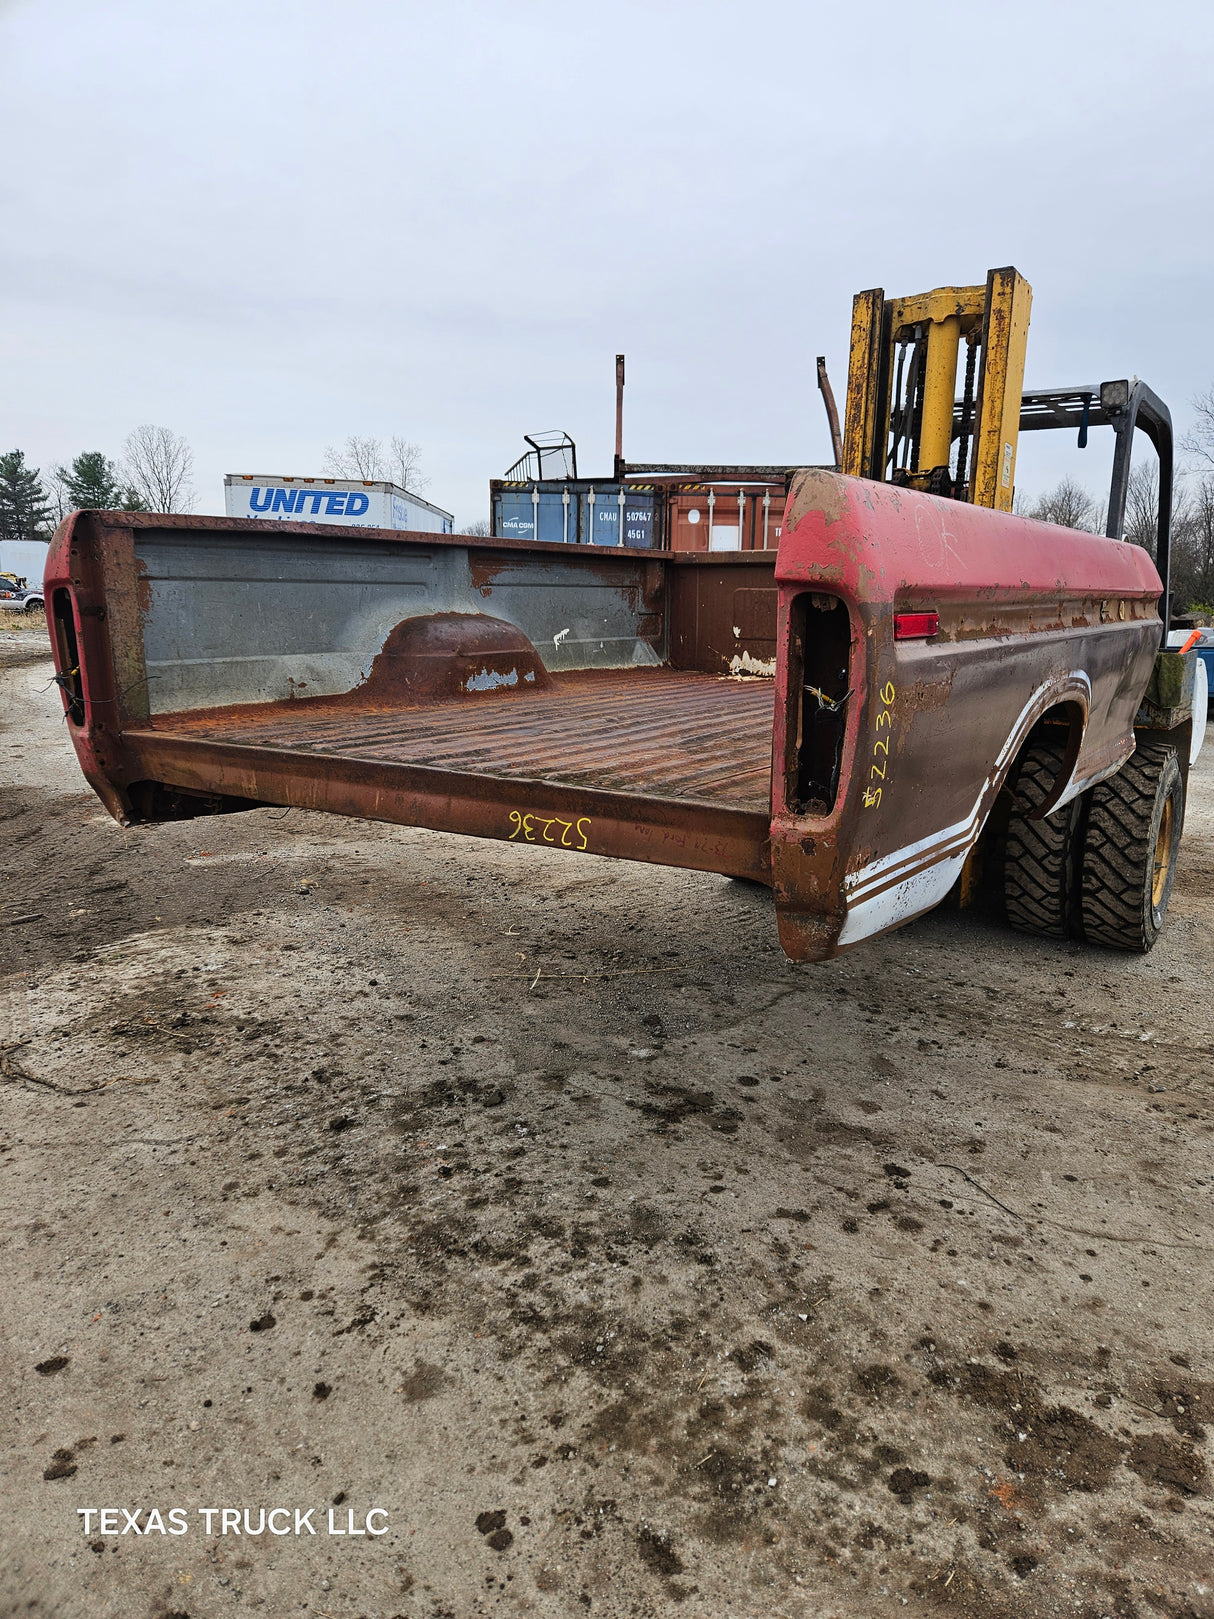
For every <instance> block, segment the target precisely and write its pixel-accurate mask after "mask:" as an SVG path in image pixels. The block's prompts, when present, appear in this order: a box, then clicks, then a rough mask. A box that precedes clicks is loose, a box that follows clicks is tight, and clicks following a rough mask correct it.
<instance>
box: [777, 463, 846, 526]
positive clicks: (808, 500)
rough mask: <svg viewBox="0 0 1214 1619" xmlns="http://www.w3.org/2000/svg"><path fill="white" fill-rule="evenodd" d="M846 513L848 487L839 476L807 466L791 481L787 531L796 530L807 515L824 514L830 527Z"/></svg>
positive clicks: (820, 468) (786, 522)
mask: <svg viewBox="0 0 1214 1619" xmlns="http://www.w3.org/2000/svg"><path fill="white" fill-rule="evenodd" d="M846 511H847V495H846V484H845V482H844V480H843V479H842V478H841V477H840V476H839V475H838V473H835V472H827V471H826V470H825V469H824V468H822V467H805V468H804V469H803V470H802V471H800V472H798V473H797V474H796V475H795V476H794V478H793V481H792V488H791V490H790V491H789V496H788V508H787V518H786V521H785V525H784V526H785V532H786V533H787V531H788V530H789V529H791V528H795V527H796V525H797V524H798V523H799V522H800V521H801V519H802V518H803V517H804V516H805V515H806V514H807V513H808V512H821V513H822V517H823V519H824V521H825V523H826V526H827V527H828V528H829V527H830V525H831V524H832V523H837V522H838V521H839V519H840V518H841V517H842V516H843V515H844V513H845V512H846Z"/></svg>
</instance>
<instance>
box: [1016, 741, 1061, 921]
mask: <svg viewBox="0 0 1214 1619" xmlns="http://www.w3.org/2000/svg"><path fill="white" fill-rule="evenodd" d="M1064 754H1065V749H1064V747H1063V745H1062V743H1060V742H1033V743H1030V744H1029V746H1028V747H1026V748H1025V750H1024V752H1023V753H1022V754H1021V756H1020V763H1019V765H1018V767H1017V770H1016V776H1015V780H1014V785H1013V787H1012V811H1011V816H1010V818H1009V820H1008V826H1007V841H1006V845H1005V852H1004V858H1003V902H1004V907H1005V909H1006V912H1007V919H1008V921H1009V922H1010V923H1011V925H1012V926H1013V927H1014V928H1018V929H1019V931H1020V932H1021V933H1036V934H1037V935H1038V936H1039V937H1041V938H1044V939H1065V938H1066V937H1067V935H1068V933H1070V931H1071V916H1072V911H1073V904H1072V900H1071V895H1072V892H1073V890H1074V878H1075V845H1076V838H1075V824H1076V818H1077V816H1078V809H1079V806H1078V801H1077V800H1076V801H1075V802H1072V803H1070V804H1067V805H1065V806H1064V807H1063V808H1062V809H1060V810H1056V811H1055V812H1054V814H1053V815H1048V816H1046V817H1045V818H1044V819H1043V820H1040V821H1030V820H1029V818H1028V817H1029V813H1030V812H1031V811H1032V810H1034V809H1036V807H1037V806H1038V804H1042V803H1044V802H1045V800H1046V798H1047V797H1048V796H1049V794H1050V793H1051V791H1052V790H1053V787H1054V784H1055V782H1056V781H1057V780H1058V774H1059V772H1060V771H1061V770H1062V768H1063V757H1064Z"/></svg>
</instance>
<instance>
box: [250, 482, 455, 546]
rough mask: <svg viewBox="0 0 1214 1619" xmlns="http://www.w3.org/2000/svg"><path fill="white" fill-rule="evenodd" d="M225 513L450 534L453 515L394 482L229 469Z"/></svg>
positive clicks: (274, 519)
mask: <svg viewBox="0 0 1214 1619" xmlns="http://www.w3.org/2000/svg"><path fill="white" fill-rule="evenodd" d="M223 499H224V510H225V512H226V513H227V515H228V516H229V517H258V518H261V519H262V521H263V522H264V521H267V520H268V521H270V522H280V523H281V522H294V523H300V522H303V523H336V524H338V525H339V526H341V527H344V528H399V529H408V530H410V532H412V533H414V534H450V533H451V532H452V530H453V528H454V527H455V519H454V517H452V515H451V513H450V512H445V511H443V509H442V507H441V506H432V505H431V504H430V502H429V501H428V500H423V499H422V498H421V496H420V495H415V494H413V493H411V491H410V490H408V489H402V488H401V486H400V485H399V484H395V483H379V482H371V483H367V482H364V481H363V480H362V479H360V478H279V477H271V476H270V475H269V474H266V473H258V472H229V473H228V475H227V476H226V477H225V478H224V480H223Z"/></svg>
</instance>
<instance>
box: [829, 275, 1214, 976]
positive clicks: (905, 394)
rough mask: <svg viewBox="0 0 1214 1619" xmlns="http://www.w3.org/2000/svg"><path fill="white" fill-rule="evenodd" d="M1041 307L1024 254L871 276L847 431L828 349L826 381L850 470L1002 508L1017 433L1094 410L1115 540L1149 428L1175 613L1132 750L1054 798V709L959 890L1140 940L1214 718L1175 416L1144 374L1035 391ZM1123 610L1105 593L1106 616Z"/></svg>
mask: <svg viewBox="0 0 1214 1619" xmlns="http://www.w3.org/2000/svg"><path fill="white" fill-rule="evenodd" d="M1031 307H1032V289H1031V288H1030V286H1029V284H1028V282H1027V281H1026V280H1025V279H1024V277H1023V276H1022V275H1020V274H1019V273H1018V272H1017V271H1016V270H1015V269H1013V268H1011V267H1006V268H1003V269H997V270H991V271H990V272H989V273H988V275H987V278H986V282H985V285H981V286H973V287H937V288H936V289H935V290H934V291H932V292H926V293H918V294H912V295H911V296H909V297H903V298H887V297H886V296H885V293H884V290H883V289H882V288H879V287H875V288H871V289H869V290H868V291H866V292H861V293H858V294H857V295H856V297H855V300H854V302H853V306H852V326H851V352H850V361H849V366H848V377H847V397H846V407H845V419H844V427H843V430H842V432H841V433H840V431H839V429H838V425H837V414H836V412H835V409H834V402H833V399H832V398H831V396H830V393H829V384H828V383H826V379H825V370H824V363H823V362H822V361H821V360H819V383H820V385H821V386H822V388H823V394H824V397H825V400H826V406H827V415H828V418H829V420H830V423H831V428H832V438H833V440H834V444H835V456H836V462H837V465H838V468H839V470H840V471H842V472H844V473H847V474H850V475H851V476H854V477H859V478H868V479H872V480H875V481H877V482H879V483H888V484H893V485H900V486H902V487H905V488H910V489H917V490H920V491H923V492H925V493H927V494H930V495H934V496H936V497H938V498H940V499H943V500H955V501H964V502H968V503H969V504H971V505H975V506H986V507H989V508H991V509H993V510H995V511H1003V512H1011V511H1012V510H1013V503H1014V499H1015V477H1016V452H1017V446H1018V443H1019V435H1020V434H1021V433H1030V432H1045V431H1070V432H1074V433H1075V434H1076V442H1077V446H1078V448H1079V449H1084V448H1086V447H1087V444H1088V436H1089V433H1090V431H1091V430H1092V429H1093V428H1097V427H1110V428H1112V430H1113V433H1114V435H1115V440H1114V449H1113V469H1112V478H1111V483H1110V488H1109V498H1108V506H1107V514H1106V521H1105V535H1106V537H1107V538H1109V539H1112V540H1124V539H1125V514H1126V497H1127V494H1128V492H1129V485H1130V468H1131V459H1132V455H1133V449H1134V443H1135V432H1136V430H1141V431H1142V432H1143V433H1144V434H1145V435H1146V438H1147V439H1148V441H1149V442H1150V444H1151V445H1152V446H1153V447H1154V449H1155V452H1156V455H1157V456H1158V458H1159V479H1158V493H1159V505H1158V512H1157V515H1156V523H1155V565H1156V568H1157V570H1158V573H1159V577H1160V580H1161V583H1162V587H1163V588H1162V593H1161V596H1160V603H1159V616H1160V620H1161V626H1162V628H1161V635H1160V646H1159V651H1158V652H1157V654H1156V659H1155V668H1154V671H1153V673H1152V676H1151V680H1150V682H1149V684H1148V686H1147V690H1146V693H1145V695H1144V698H1143V701H1142V705H1141V707H1140V709H1139V712H1138V715H1137V718H1136V721H1135V727H1134V731H1135V743H1136V747H1135V752H1134V754H1133V755H1132V756H1131V758H1130V759H1129V760H1127V761H1126V763H1125V764H1124V765H1123V766H1122V767H1121V769H1120V770H1119V771H1118V772H1117V773H1116V774H1115V775H1113V776H1111V777H1109V778H1108V779H1107V780H1105V781H1103V782H1100V783H1098V784H1097V785H1096V786H1095V787H1092V788H1090V789H1089V790H1088V791H1087V792H1084V793H1082V794H1080V795H1079V796H1078V797H1077V798H1075V799H1073V800H1071V801H1070V802H1069V803H1067V804H1065V805H1063V806H1062V807H1061V808H1057V809H1055V808H1054V801H1055V799H1056V797H1057V794H1056V792H1055V791H1054V790H1053V789H1054V787H1055V784H1056V783H1057V782H1058V781H1059V780H1060V778H1061V777H1062V775H1063V773H1064V772H1065V773H1068V774H1069V770H1068V765H1067V759H1066V750H1067V736H1066V732H1065V727H1061V726H1057V725H1055V726H1051V725H1049V724H1048V723H1046V724H1043V725H1042V726H1041V728H1040V734H1039V735H1038V736H1036V737H1035V738H1034V739H1033V742H1032V745H1031V746H1030V747H1028V748H1026V750H1025V751H1024V754H1023V756H1022V759H1021V761H1020V764H1019V767H1018V769H1017V771H1016V773H1015V774H1014V776H1013V777H1012V779H1011V780H1010V781H1009V783H1008V785H1007V787H1005V788H1004V790H1003V792H1002V793H1001V795H1000V801H999V803H998V804H997V806H996V810H995V812H994V813H993V814H992V816H991V818H990V822H989V825H988V830H987V832H986V833H985V834H984V836H983V838H982V839H981V840H980V842H979V843H978V845H977V847H976V848H975V849H974V851H973V852H972V854H971V855H970V857H969V859H968V860H967V862H966V866H965V869H964V870H963V871H962V874H961V877H960V880H959V883H958V887H957V893H956V898H957V902H958V904H959V905H961V906H966V905H969V904H971V903H973V902H974V900H975V899H977V898H978V897H979V896H980V895H990V894H995V895H996V896H998V898H999V899H1000V900H1001V903H1002V909H1003V911H1004V913H1005V914H1006V916H1007V919H1008V921H1009V922H1010V923H1011V924H1012V926H1013V927H1016V928H1018V929H1020V930H1021V931H1023V932H1027V933H1034V934H1038V935H1041V936H1044V937H1047V938H1066V937H1082V938H1085V939H1087V940H1089V941H1090V942H1092V943H1097V944H1103V945H1106V946H1109V947H1111V948H1113V949H1119V950H1130V951H1144V950H1149V949H1150V948H1151V946H1152V945H1153V944H1154V943H1155V940H1156V938H1157V937H1158V935H1159V931H1160V929H1161V928H1162V926H1163V918H1164V913H1165V911H1166V909H1167V902H1168V897H1169V895H1170V892H1171V887H1172V881H1173V877H1174V873H1175V861H1176V853H1177V850H1178V848H1179V844H1180V836H1181V831H1182V828H1183V823H1184V805H1185V796H1186V789H1187V783H1188V774H1189V769H1190V766H1191V765H1192V764H1193V763H1194V762H1195V761H1196V759H1197V755H1198V753H1199V752H1200V749H1201V744H1202V741H1203V740H1204V734H1205V721H1206V673H1205V667H1204V665H1203V664H1202V662H1201V660H1200V658H1199V656H1198V654H1197V653H1195V652H1193V651H1191V650H1190V648H1191V646H1192V643H1193V641H1195V640H1196V639H1197V634H1196V632H1195V633H1194V635H1193V636H1192V637H1190V639H1189V641H1188V643H1186V644H1185V645H1183V646H1181V647H1180V648H1177V649H1175V650H1173V649H1170V648H1169V647H1168V644H1167V643H1168V632H1169V627H1170V619H1171V612H1170V590H1169V560H1170V541H1171V516H1172V488H1173V475H1174V474H1173V435H1172V418H1171V413H1170V412H1169V410H1168V407H1167V406H1166V405H1165V404H1164V402H1163V400H1162V399H1160V397H1159V395H1158V394H1157V393H1155V391H1154V390H1153V389H1152V388H1150V387H1148V386H1147V384H1146V383H1145V382H1141V381H1139V380H1138V379H1137V378H1136V377H1135V378H1133V379H1128V380H1127V379H1120V380H1113V381H1109V382H1102V383H1100V384H1098V385H1096V384H1092V385H1088V386H1083V387H1071V388H1047V389H1037V390H1029V391H1025V389H1024V363H1025V350H1026V345H1027V339H1028V327H1029V314H1030V310H1031ZM963 347H964V366H963V367H962V349H963ZM959 374H960V375H961V378H962V380H961V382H960V386H958V376H959ZM1114 610H1115V609H1114V608H1113V607H1112V605H1111V604H1106V603H1101V604H1100V612H1101V615H1102V619H1103V617H1104V614H1105V613H1106V612H1109V611H1114ZM1144 865H1145V866H1147V867H1149V881H1147V882H1146V883H1145V884H1144V882H1143V880H1142V878H1143V868H1144ZM1144 893H1145V899H1144V897H1143V896H1144Z"/></svg>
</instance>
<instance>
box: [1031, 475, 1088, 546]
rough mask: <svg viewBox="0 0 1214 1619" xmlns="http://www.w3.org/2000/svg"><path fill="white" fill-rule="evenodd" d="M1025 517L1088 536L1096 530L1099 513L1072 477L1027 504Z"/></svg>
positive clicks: (1085, 492) (1061, 481)
mask: <svg viewBox="0 0 1214 1619" xmlns="http://www.w3.org/2000/svg"><path fill="white" fill-rule="evenodd" d="M1024 515H1025V516H1026V517H1035V518H1036V519H1037V521H1038V522H1039V523H1057V524H1058V525H1059V526H1060V527H1061V528H1077V529H1081V530H1083V531H1084V532H1086V533H1089V534H1090V533H1093V532H1094V531H1095V529H1096V525H1097V521H1098V519H1099V516H1100V510H1099V508H1098V506H1097V505H1096V502H1095V501H1094V500H1093V499H1092V497H1091V495H1090V494H1089V493H1088V492H1087V490H1086V489H1085V488H1084V487H1083V485H1082V484H1080V483H1076V482H1075V480H1074V478H1062V479H1060V480H1059V482H1058V483H1056V484H1055V485H1054V487H1053V488H1052V489H1048V490H1047V491H1046V492H1045V494H1044V495H1041V496H1039V498H1038V499H1037V500H1035V501H1033V502H1032V503H1031V504H1028V505H1026V507H1025V511H1024Z"/></svg>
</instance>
